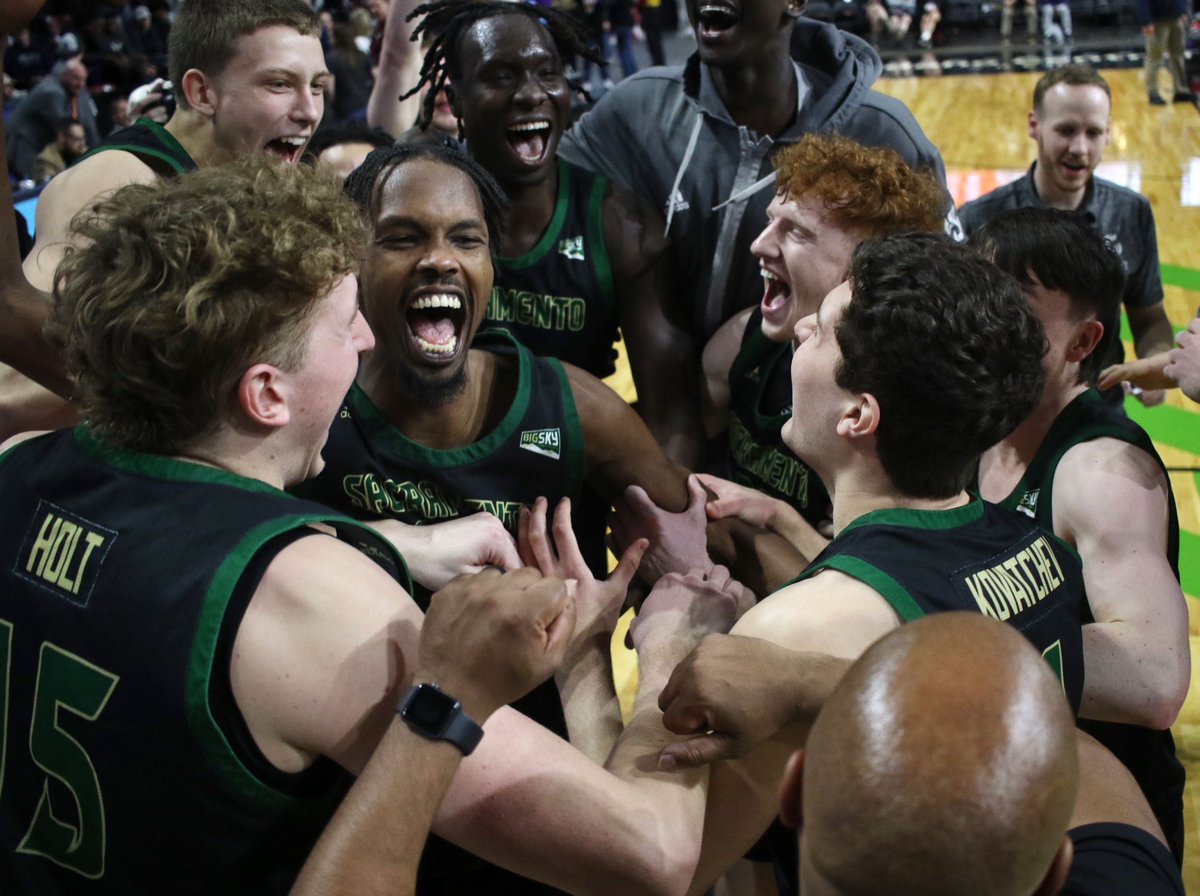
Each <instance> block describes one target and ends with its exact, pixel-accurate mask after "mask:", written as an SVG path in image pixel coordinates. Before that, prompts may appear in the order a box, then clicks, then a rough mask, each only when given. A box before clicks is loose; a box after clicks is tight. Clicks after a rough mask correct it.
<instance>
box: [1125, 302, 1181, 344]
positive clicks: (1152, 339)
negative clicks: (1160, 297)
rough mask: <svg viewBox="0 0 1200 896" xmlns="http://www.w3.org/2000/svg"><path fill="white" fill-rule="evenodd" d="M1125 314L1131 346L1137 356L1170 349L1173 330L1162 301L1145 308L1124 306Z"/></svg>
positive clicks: (1172, 341) (1173, 334) (1172, 340)
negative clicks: (1131, 339) (1127, 320)
mask: <svg viewBox="0 0 1200 896" xmlns="http://www.w3.org/2000/svg"><path fill="white" fill-rule="evenodd" d="M1125 316H1126V317H1127V318H1129V331H1130V332H1131V333H1132V334H1133V348H1134V351H1135V352H1136V353H1137V356H1138V357H1139V358H1149V357H1150V356H1152V355H1157V354H1158V353H1159V352H1165V351H1169V350H1170V348H1171V346H1172V345H1173V343H1174V336H1175V332H1174V330H1173V329H1172V328H1171V321H1169V320H1168V319H1167V312H1166V311H1165V310H1164V309H1163V303H1162V302H1159V303H1158V304H1157V305H1149V306H1147V307H1145V308H1126V309H1125Z"/></svg>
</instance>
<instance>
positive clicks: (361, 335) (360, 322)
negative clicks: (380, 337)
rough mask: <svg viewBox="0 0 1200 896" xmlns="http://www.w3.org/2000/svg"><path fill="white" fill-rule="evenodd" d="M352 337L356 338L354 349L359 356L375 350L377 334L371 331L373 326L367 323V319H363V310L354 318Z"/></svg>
mask: <svg viewBox="0 0 1200 896" xmlns="http://www.w3.org/2000/svg"><path fill="white" fill-rule="evenodd" d="M351 335H352V336H353V337H354V347H355V348H356V349H357V350H358V353H359V354H362V353H363V352H369V351H370V350H371V349H373V348H375V334H374V333H373V332H372V331H371V325H370V324H369V323H367V319H366V318H365V317H363V313H362V310H361V309H360V310H359V312H358V314H357V315H355V317H354V324H353V326H352V333H351Z"/></svg>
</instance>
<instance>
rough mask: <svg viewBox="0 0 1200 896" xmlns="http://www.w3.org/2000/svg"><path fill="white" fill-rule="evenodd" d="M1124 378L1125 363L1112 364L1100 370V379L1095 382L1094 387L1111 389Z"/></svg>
mask: <svg viewBox="0 0 1200 896" xmlns="http://www.w3.org/2000/svg"><path fill="white" fill-rule="evenodd" d="M1124 379H1125V365H1124V364H1113V365H1111V366H1110V367H1105V368H1104V369H1103V370H1102V371H1100V379H1099V380H1097V382H1096V388H1097V389H1100V390H1101V391H1103V390H1105V389H1111V388H1112V387H1113V386H1116V385H1118V384H1120V383H1121V381H1122V380H1124Z"/></svg>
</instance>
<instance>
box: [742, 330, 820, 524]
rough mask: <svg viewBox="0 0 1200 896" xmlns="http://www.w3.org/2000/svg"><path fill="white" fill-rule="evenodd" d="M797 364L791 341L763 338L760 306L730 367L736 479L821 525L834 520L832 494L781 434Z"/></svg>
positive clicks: (789, 409)
mask: <svg viewBox="0 0 1200 896" xmlns="http://www.w3.org/2000/svg"><path fill="white" fill-rule="evenodd" d="M791 363H792V346H791V343H788V342H783V343H779V342H772V341H771V340H770V339H768V338H767V337H766V336H765V335H763V332H762V311H761V310H760V309H757V308H756V309H755V310H754V312H753V313H752V314H751V315H750V319H749V320H748V321H747V322H746V332H745V333H744V334H743V336H742V345H741V348H740V349H739V350H738V353H737V357H736V358H734V361H733V365H732V366H731V367H730V368H729V458H728V460H729V467H730V476H731V478H732V479H733V481H734V482H737V483H740V484H741V485H746V486H749V487H751V488H755V489H758V490H759V491H761V492H764V493H765V494H768V495H770V496H771V497H773V498H778V499H780V500H781V501H786V502H787V503H788V504H790V505H791V506H792V507H794V508H795V509H796V510H797V511H798V512H799V513H800V514H801V515H802V516H803V517H804V518H805V519H806V520H808V522H810V523H811V524H812V525H814V526H816V525H817V523H819V522H821V521H822V520H824V519H826V518H827V517H828V516H829V493H828V492H827V491H825V486H824V485H823V484H822V483H821V480H820V479H819V478H817V474H816V473H814V472H813V471H812V468H811V467H809V465H808V464H806V463H805V462H804V461H802V460H800V458H798V457H796V455H795V454H793V453H792V450H791V449H790V448H788V447H787V445H785V444H784V443H783V436H782V435H781V434H780V430H782V429H783V424H785V423H787V421H788V420H789V419H791V416H792V412H793V409H792V378H791Z"/></svg>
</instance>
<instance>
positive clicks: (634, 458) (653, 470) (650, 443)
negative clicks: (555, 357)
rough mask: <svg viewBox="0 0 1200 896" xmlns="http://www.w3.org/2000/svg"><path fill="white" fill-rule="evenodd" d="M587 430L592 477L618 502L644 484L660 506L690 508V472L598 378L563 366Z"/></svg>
mask: <svg viewBox="0 0 1200 896" xmlns="http://www.w3.org/2000/svg"><path fill="white" fill-rule="evenodd" d="M563 368H564V369H565V370H566V372H567V379H568V381H569V383H570V385H571V392H572V393H573V394H574V396H575V405H576V407H577V408H578V410H579V420H580V423H581V424H582V426H583V442H584V449H583V450H584V457H585V461H586V464H587V469H588V478H589V480H590V481H591V482H593V484H594V485H595V486H596V487H597V490H598V491H599V492H600V494H601V495H603V496H604V497H605V498H608V499H609V500H615V499H616V498H617V497H618V496H619V495H620V494H621V493H622V492H623V491H624V490H625V488H626V487H627V486H630V485H639V486H641V487H642V488H644V489H645V490H646V492H647V493H648V494H649V495H650V497H651V499H652V500H653V501H654V503H655V504H657V505H658V506H659V507H662V508H663V509H665V510H669V511H672V512H679V511H681V510H683V509H684V507H685V506H686V505H687V486H686V484H685V480H686V478H687V474H686V472H685V471H683V470H682V469H681V468H679V467H678V466H676V465H675V464H674V463H672V462H671V461H670V460H668V459H667V456H666V455H665V454H663V452H662V449H661V448H659V446H658V443H657V442H656V441H655V440H654V436H652V435H651V434H650V430H649V429H647V428H646V424H645V423H643V422H642V419H641V418H640V417H639V416H638V415H637V414H636V413H635V412H634V410H633V408H631V407H630V406H629V405H627V404H626V403H625V402H624V401H622V400H621V397H620V396H619V395H617V393H616V392H614V391H613V390H612V389H610V388H608V386H606V385H604V383H602V382H600V380H598V379H596V378H595V377H594V376H592V375H590V374H588V373H585V372H584V371H582V370H579V369H578V368H576V367H572V366H571V365H569V364H564V365H563Z"/></svg>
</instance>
